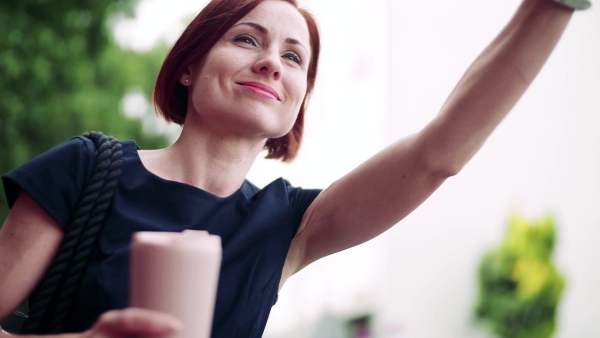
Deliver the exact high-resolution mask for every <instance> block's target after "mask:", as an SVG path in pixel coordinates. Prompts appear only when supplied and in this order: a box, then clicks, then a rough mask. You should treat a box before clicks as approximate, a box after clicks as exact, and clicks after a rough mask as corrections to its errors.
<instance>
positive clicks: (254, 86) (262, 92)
mask: <svg viewBox="0 0 600 338" xmlns="http://www.w3.org/2000/svg"><path fill="white" fill-rule="evenodd" d="M238 84H239V85H240V86H242V87H244V89H246V90H248V91H251V92H253V93H255V94H257V95H259V96H262V97H264V98H268V99H274V100H277V101H281V99H280V98H279V95H278V94H277V92H276V91H275V89H273V88H272V87H271V86H267V85H265V84H263V83H260V82H238Z"/></svg>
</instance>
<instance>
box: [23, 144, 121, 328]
mask: <svg viewBox="0 0 600 338" xmlns="http://www.w3.org/2000/svg"><path fill="white" fill-rule="evenodd" d="M83 136H85V137H87V138H89V139H91V140H92V141H94V143H95V144H96V147H97V149H98V157H97V159H96V165H95V167H94V170H93V173H92V176H91V177H90V178H89V179H88V181H87V183H86V187H85V189H84V192H83V195H82V197H81V198H80V200H79V202H78V204H77V208H76V211H75V213H74V214H73V216H72V217H71V222H70V223H69V225H68V226H67V228H66V229H65V237H64V238H63V241H62V243H61V246H60V248H59V251H58V253H57V254H56V256H55V258H54V261H53V262H52V265H51V266H50V268H49V269H48V271H47V272H46V274H45V275H44V278H43V279H42V281H41V283H40V284H39V285H38V287H37V288H36V290H35V291H34V293H33V294H32V295H31V297H30V298H29V301H30V308H29V318H28V319H27V321H26V322H25V324H24V325H23V328H22V330H21V333H30V334H32V333H60V332H62V328H63V322H64V320H65V318H66V316H67V314H68V310H69V307H70V305H71V302H72V299H73V295H74V294H75V291H77V287H78V286H79V281H80V279H81V276H82V274H83V272H84V270H85V267H86V264H87V260H88V257H89V254H90V252H91V249H92V245H93V244H94V242H95V240H96V234H97V233H98V231H99V230H100V228H101V227H102V223H103V221H104V218H105V216H106V212H107V211H108V208H109V206H110V200H111V198H112V196H113V194H114V191H115V187H116V185H117V181H118V178H119V174H120V173H121V164H122V157H123V152H122V149H121V143H119V141H118V140H116V139H114V138H113V137H110V136H105V135H104V134H102V133H100V132H90V133H86V134H84V135H83Z"/></svg>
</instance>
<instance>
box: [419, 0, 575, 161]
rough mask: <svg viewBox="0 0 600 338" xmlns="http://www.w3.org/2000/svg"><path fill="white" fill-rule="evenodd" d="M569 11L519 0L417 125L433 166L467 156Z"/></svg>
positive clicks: (547, 1) (521, 87)
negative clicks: (438, 105)
mask: <svg viewBox="0 0 600 338" xmlns="http://www.w3.org/2000/svg"><path fill="white" fill-rule="evenodd" d="M572 13H573V11H572V10H571V9H568V8H566V7H564V6H562V5H559V4H556V3H554V2H553V1H552V0H524V1H523V3H522V4H521V6H520V7H519V9H518V10H517V12H516V13H515V15H514V16H513V18H512V19H511V20H510V22H509V23H508V24H507V25H506V27H505V28H504V29H503V30H502V31H501V32H500V34H499V35H498V36H497V37H496V38H495V39H494V40H493V41H492V43H491V44H490V45H489V46H488V47H487V48H486V49H485V50H484V51H483V52H482V53H481V54H480V55H479V57H478V58H477V59H476V60H475V61H474V62H473V64H472V65H471V66H470V67H469V68H468V70H467V71H466V73H465V74H464V76H463V77H462V78H461V80H460V81H459V83H458V84H457V86H456V87H455V89H454V90H453V91H452V93H451V94H450V96H449V97H448V99H447V101H446V103H445V104H444V106H443V107H442V109H441V112H440V114H439V115H438V116H437V117H436V118H435V119H434V120H433V121H432V122H431V123H430V124H429V125H428V126H427V127H426V128H425V130H424V131H423V133H424V134H425V137H424V138H423V139H424V140H426V141H425V143H426V144H425V145H424V146H425V148H426V149H427V153H428V154H430V159H431V161H434V163H435V165H436V166H439V167H441V168H442V169H444V170H446V171H449V172H451V173H456V172H458V171H459V170H460V169H461V168H462V167H463V166H464V165H465V164H466V163H467V162H468V161H469V159H471V157H472V156H473V155H474V154H475V153H476V152H477V150H478V149H479V148H480V147H481V146H482V145H483V143H484V142H485V140H486V139H487V138H488V136H489V135H490V134H491V133H492V131H493V130H494V129H495V128H496V126H497V125H498V124H499V123H500V121H502V119H503V118H504V117H505V116H506V115H507V114H508V112H509V111H510V110H511V109H512V108H513V107H514V105H515V104H516V103H517V101H518V100H519V99H520V98H521V96H522V95H523V93H524V92H525V90H526V89H527V88H528V87H529V85H530V84H531V82H532V81H533V80H534V78H535V77H536V75H537V74H538V73H539V71H540V70H541V68H542V66H543V65H544V63H545V62H546V60H547V59H548V57H549V56H550V54H551V53H552V50H553V49H554V47H555V46H556V44H557V43H558V41H559V39H560V37H561V36H562V34H563V32H564V30H565V28H566V27H567V24H568V22H569V20H570V18H571V16H572Z"/></svg>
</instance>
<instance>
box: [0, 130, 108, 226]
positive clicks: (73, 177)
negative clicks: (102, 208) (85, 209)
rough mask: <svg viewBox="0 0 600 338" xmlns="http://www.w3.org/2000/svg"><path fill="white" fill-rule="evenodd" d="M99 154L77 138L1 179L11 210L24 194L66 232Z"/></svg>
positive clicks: (91, 146) (90, 145)
mask: <svg viewBox="0 0 600 338" xmlns="http://www.w3.org/2000/svg"><path fill="white" fill-rule="evenodd" d="M96 152H97V151H96V146H95V145H94V143H93V142H92V141H91V140H89V139H87V138H84V137H75V138H73V139H71V140H69V141H67V142H65V143H63V144H61V145H58V146H56V147H54V148H52V149H50V150H48V151H47V152H45V153H43V154H41V155H39V156H37V157H35V158H33V159H32V160H31V161H29V162H27V163H25V164H23V165H22V166H20V167H18V168H16V169H14V170H13V171H11V172H9V173H8V174H6V175H5V176H3V177H2V184H3V185H4V193H5V194H6V199H7V201H8V206H9V207H10V208H12V206H13V204H14V203H15V200H16V199H17V197H18V196H19V194H20V193H21V191H25V192H26V193H27V194H29V196H31V198H33V199H34V200H35V201H36V202H37V203H38V204H39V205H40V207H41V208H42V209H44V210H45V211H46V212H47V213H48V214H49V215H50V216H51V217H52V218H54V220H56V221H57V222H58V223H59V224H60V225H61V226H62V227H63V229H64V228H65V226H66V225H67V224H68V222H69V219H70V216H71V214H72V213H73V212H74V211H75V208H76V206H77V201H78V200H79V196H80V195H81V193H82V190H83V188H84V184H85V182H86V180H87V178H88V177H89V176H90V175H91V170H93V168H94V164H95V160H96Z"/></svg>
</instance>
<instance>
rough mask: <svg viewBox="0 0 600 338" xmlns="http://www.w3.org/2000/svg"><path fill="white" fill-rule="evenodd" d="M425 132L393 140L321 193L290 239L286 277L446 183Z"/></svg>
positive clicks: (390, 220) (364, 237) (389, 222)
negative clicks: (427, 148) (427, 150)
mask: <svg viewBox="0 0 600 338" xmlns="http://www.w3.org/2000/svg"><path fill="white" fill-rule="evenodd" d="M422 136H423V135H419V134H415V135H413V136H410V137H407V138H405V139H403V140H401V141H398V142H396V143H394V144H392V145H391V146H389V147H388V148H386V149H384V150H382V151H381V152H379V153H378V154H376V155H375V156H373V157H372V158H370V159H369V160H367V161H366V162H364V163H363V164H361V165H360V166H359V167H357V168H356V169H354V170H352V171H351V172H350V173H348V174H347V175H345V176H344V177H342V178H341V179H339V180H337V181H336V182H334V183H333V184H332V185H331V186H330V187H329V188H327V189H325V190H324V191H323V192H321V194H320V195H319V196H318V197H317V198H316V199H315V200H314V202H313V203H312V204H311V205H310V207H309V208H308V210H307V211H306V213H305V215H304V218H303V219H302V223H301V224H300V228H299V230H298V233H297V235H296V237H295V238H294V240H293V241H292V244H291V247H290V252H289V254H288V258H287V262H286V263H287V266H286V269H287V275H291V274H293V273H295V272H297V271H299V270H301V269H302V268H304V267H305V266H306V265H308V264H310V263H311V262H314V261H315V260H317V259H319V258H321V257H324V256H327V255H329V254H332V253H335V252H338V251H341V250H344V249H347V248H350V247H352V246H355V245H358V244H361V243H363V242H365V241H368V240H370V239H372V238H373V237H375V236H377V235H379V234H381V233H382V232H384V231H386V230H387V229H389V228H390V227H391V226H393V225H394V224H396V223H397V222H398V221H400V220H401V219H402V218H404V217H405V216H406V215H408V214H409V213H410V212H411V211H412V210H414V209H415V208H416V207H417V206H418V205H419V204H421V203H422V202H423V201H424V200H425V199H426V198H427V197H428V196H429V195H431V193H432V192H433V191H435V189H437V188H438V187H439V186H440V185H441V184H442V182H443V181H444V180H445V179H446V178H447V177H448V176H449V175H450V173H448V172H445V171H443V170H442V169H441V168H436V167H435V163H434V162H433V161H432V160H431V159H427V158H426V156H424V154H425V152H424V151H423V145H422V144H421V143H423V141H422V138H423V137H422Z"/></svg>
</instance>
